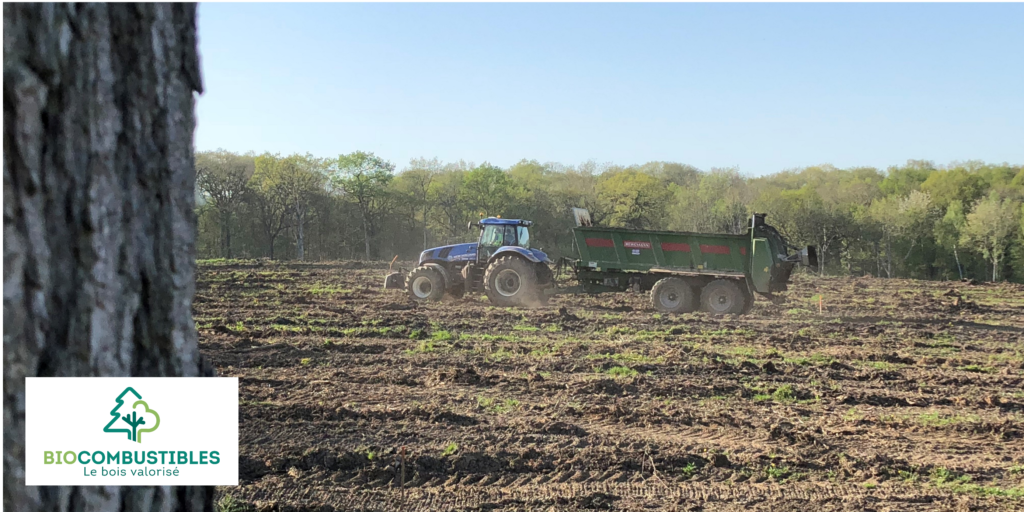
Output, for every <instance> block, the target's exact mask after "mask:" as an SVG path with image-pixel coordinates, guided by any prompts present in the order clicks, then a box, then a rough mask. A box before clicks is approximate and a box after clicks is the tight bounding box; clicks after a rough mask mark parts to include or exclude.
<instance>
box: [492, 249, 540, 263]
mask: <svg viewBox="0 0 1024 512" xmlns="http://www.w3.org/2000/svg"><path fill="white" fill-rule="evenodd" d="M510 252H514V253H516V254H518V255H520V256H522V257H524V258H526V259H527V260H528V261H530V262H532V263H550V262H551V260H549V259H548V255H547V254H544V253H543V252H541V251H539V250H537V249H524V248H522V247H519V246H515V245H506V246H504V247H501V248H499V249H498V250H497V251H494V254H491V260H492V261H493V260H494V258H499V257H501V256H505V255H508V253H510Z"/></svg>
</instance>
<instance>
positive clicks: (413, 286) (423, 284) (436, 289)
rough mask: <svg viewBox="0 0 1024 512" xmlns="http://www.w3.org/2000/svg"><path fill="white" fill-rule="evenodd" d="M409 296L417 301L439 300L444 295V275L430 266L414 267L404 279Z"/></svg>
mask: <svg viewBox="0 0 1024 512" xmlns="http://www.w3.org/2000/svg"><path fill="white" fill-rule="evenodd" d="M405 283H406V287H407V288H408V290H409V298H411V299H412V300H415V301H418V302H425V301H434V300H441V297H443V296H444V277H443V276H441V273H440V272H438V271H436V270H434V269H432V268H430V267H416V268H415V269H413V271H412V272H409V277H408V278H406V279H405Z"/></svg>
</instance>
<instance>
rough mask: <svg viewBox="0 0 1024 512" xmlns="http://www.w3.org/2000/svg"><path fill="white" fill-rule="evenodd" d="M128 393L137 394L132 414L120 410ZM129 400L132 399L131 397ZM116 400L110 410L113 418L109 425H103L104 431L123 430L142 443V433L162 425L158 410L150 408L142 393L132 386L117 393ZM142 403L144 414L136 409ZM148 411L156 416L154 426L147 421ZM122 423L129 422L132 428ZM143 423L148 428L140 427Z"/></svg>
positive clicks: (131, 439) (129, 436)
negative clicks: (146, 414) (143, 399)
mask: <svg viewBox="0 0 1024 512" xmlns="http://www.w3.org/2000/svg"><path fill="white" fill-rule="evenodd" d="M128 393H131V394H132V395H135V401H134V402H133V403H132V406H131V409H130V410H131V415H130V416H129V415H128V412H127V411H125V412H121V411H120V409H121V408H123V407H124V404H125V402H124V399H125V395H127V394H128ZM129 400H131V398H130V397H129ZM115 401H116V402H117V405H115V406H114V408H113V409H111V410H110V415H111V416H113V418H111V419H110V423H107V426H105V427H103V431H104V432H121V433H124V434H126V435H127V436H128V440H129V441H133V442H136V443H141V442H142V434H144V433H146V432H152V431H154V430H156V429H157V427H159V426H160V415H159V414H157V412H156V411H154V410H153V409H150V408H149V404H147V403H146V402H144V401H142V395H140V394H139V393H138V392H136V391H135V390H134V389H132V388H131V387H127V388H124V391H122V392H121V394H120V395H117V400H115ZM140 405H141V406H142V411H141V412H142V414H139V411H136V408H137V407H138V406H140ZM147 412H148V413H149V414H152V415H153V418H155V420H154V422H153V425H152V426H148V424H147V423H146V419H145V413H147ZM118 420H120V421H118ZM122 423H123V424H127V425H128V426H129V427H131V430H129V429H127V428H124V425H122ZM143 425H146V426H147V428H139V427H141V426H143Z"/></svg>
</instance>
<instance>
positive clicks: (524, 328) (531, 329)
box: [512, 324, 540, 332]
mask: <svg viewBox="0 0 1024 512" xmlns="http://www.w3.org/2000/svg"><path fill="white" fill-rule="evenodd" d="M512 330H513V331H526V332H535V331H539V330H540V327H534V326H532V325H524V324H516V325H513V326H512Z"/></svg>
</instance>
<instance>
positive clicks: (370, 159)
mask: <svg viewBox="0 0 1024 512" xmlns="http://www.w3.org/2000/svg"><path fill="white" fill-rule="evenodd" d="M394 171H395V165H394V164H392V163H391V162H388V161H387V160H384V159H383V158H381V157H379V156H377V155H374V154H373V153H366V152H363V151H356V152H353V153H349V154H347V155H341V156H339V157H338V167H337V173H336V174H334V175H333V176H332V178H331V181H332V183H333V184H334V186H336V187H338V189H340V190H342V191H343V192H344V194H345V195H346V196H347V197H349V198H350V199H351V200H352V201H354V202H355V203H356V204H357V205H358V206H359V214H360V217H361V220H362V224H363V243H364V248H365V250H366V259H368V260H370V259H373V257H374V256H375V255H376V254H375V251H374V250H373V248H371V245H373V243H374V240H375V237H376V235H377V227H378V226H379V224H380V222H379V220H380V219H379V217H380V216H381V213H382V212H384V211H385V210H386V208H387V207H388V206H389V205H390V204H389V199H390V197H389V194H388V184H389V183H390V182H391V180H392V179H393V178H394V174H393V173H394ZM374 248H375V247H374Z"/></svg>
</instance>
